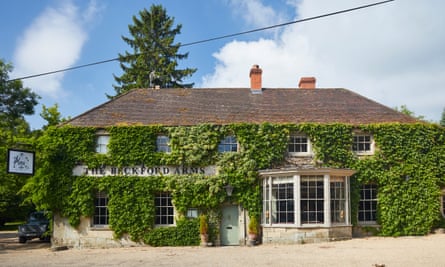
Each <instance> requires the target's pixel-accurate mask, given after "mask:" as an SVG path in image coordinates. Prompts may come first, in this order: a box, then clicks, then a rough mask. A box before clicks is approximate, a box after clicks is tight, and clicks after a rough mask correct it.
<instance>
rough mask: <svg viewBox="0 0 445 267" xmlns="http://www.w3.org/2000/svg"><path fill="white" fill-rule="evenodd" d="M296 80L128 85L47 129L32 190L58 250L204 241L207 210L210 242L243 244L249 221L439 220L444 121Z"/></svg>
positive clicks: (338, 231) (335, 234) (339, 233)
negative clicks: (227, 85)
mask: <svg viewBox="0 0 445 267" xmlns="http://www.w3.org/2000/svg"><path fill="white" fill-rule="evenodd" d="M258 74H259V85H258V84H256V83H257V80H255V79H257V78H258V76H255V75H258ZM302 81H303V80H302ZM309 81H310V79H309ZM299 87H300V88H294V89H279V88H276V89H264V88H262V86H261V71H260V69H258V67H257V66H254V68H253V69H252V71H251V88H247V89H242V88H239V89H208V90H205V89H162V90H152V89H139V90H134V91H130V92H129V93H127V94H125V95H123V96H121V97H119V98H118V99H113V100H111V101H110V102H107V103H105V104H104V105H102V106H99V107H97V108H95V109H93V110H91V111H88V112H86V113H84V114H82V115H80V116H78V117H76V118H74V119H72V120H71V121H68V122H67V123H66V124H64V125H60V126H59V127H55V128H51V129H49V130H48V131H46V133H45V135H44V136H43V137H42V138H40V140H39V144H38V147H37V151H38V155H39V157H38V164H39V168H38V171H37V173H36V175H35V176H34V177H32V178H31V179H30V181H29V182H28V184H27V185H26V186H25V188H24V189H23V190H24V191H25V192H29V193H31V194H30V195H31V200H32V201H33V203H35V204H36V205H37V206H38V207H39V208H42V209H46V210H51V211H52V212H53V214H54V223H53V237H52V241H53V245H55V246H59V245H67V246H73V247H110V246H122V245H134V244H135V243H139V244H142V243H143V244H148V245H152V246H167V245H172V246H177V245H199V244H200V243H201V242H202V241H200V223H199V219H198V217H199V215H206V218H207V220H208V235H209V240H208V241H207V243H206V244H213V245H245V244H248V238H249V237H248V236H249V232H250V230H251V229H249V221H251V220H252V218H255V219H256V220H258V222H259V227H258V229H257V230H258V232H259V236H260V238H259V239H258V241H257V243H261V242H262V243H306V242H319V241H331V240H341V239H348V238H351V237H352V236H353V229H361V232H362V233H363V232H365V231H367V232H372V233H374V234H376V233H378V234H381V235H385V236H399V235H424V234H427V233H429V232H430V231H431V230H432V229H434V228H435V227H438V226H440V224H443V198H441V194H442V189H443V188H444V183H445V129H444V128H443V127H440V126H438V125H434V124H428V123H423V122H418V121H416V120H415V119H412V118H409V117H407V116H405V115H403V114H400V113H398V112H396V111H392V110H391V109H389V108H386V107H384V106H382V105H380V104H378V103H375V102H372V101H370V100H368V99H365V98H363V97H361V96H359V95H357V94H354V93H352V92H349V91H345V90H344V89H315V88H313V87H315V86H309V89H301V88H305V87H306V85H304V84H303V85H302V84H300V86H299ZM212 90H214V91H212ZM254 90H257V91H254ZM294 94H295V95H294ZM325 94H328V95H325ZM327 96H330V98H327ZM204 100H206V101H205V102H204ZM308 101H311V103H307V102H308ZM209 102H210V103H209ZM300 103H301V104H300ZM145 105H148V106H145ZM157 105H159V106H157ZM240 105H243V106H242V107H240ZM314 106H315V107H316V109H312V108H313V107H314ZM302 109H304V110H302ZM300 113H301V114H300ZM309 113H310V114H309ZM305 114H306V115H305ZM147 120H148V121H147ZM162 122H164V123H162Z"/></svg>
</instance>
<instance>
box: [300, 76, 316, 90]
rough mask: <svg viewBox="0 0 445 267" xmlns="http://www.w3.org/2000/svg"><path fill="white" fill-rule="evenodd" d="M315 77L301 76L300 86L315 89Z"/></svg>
mask: <svg viewBox="0 0 445 267" xmlns="http://www.w3.org/2000/svg"><path fill="white" fill-rule="evenodd" d="M315 81H316V79H315V77H301V79H300V82H299V83H298V87H299V88H301V89H315Z"/></svg>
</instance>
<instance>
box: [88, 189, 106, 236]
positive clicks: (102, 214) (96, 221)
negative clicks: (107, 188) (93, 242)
mask: <svg viewBox="0 0 445 267" xmlns="http://www.w3.org/2000/svg"><path fill="white" fill-rule="evenodd" d="M102 201H104V202H102ZM97 211H99V213H98V212H97ZM102 218H105V222H106V223H101V221H102ZM109 220H110V218H109V211H108V195H107V193H105V192H102V191H99V192H96V195H95V197H94V214H93V217H92V218H91V226H92V227H93V228H108V227H109Z"/></svg>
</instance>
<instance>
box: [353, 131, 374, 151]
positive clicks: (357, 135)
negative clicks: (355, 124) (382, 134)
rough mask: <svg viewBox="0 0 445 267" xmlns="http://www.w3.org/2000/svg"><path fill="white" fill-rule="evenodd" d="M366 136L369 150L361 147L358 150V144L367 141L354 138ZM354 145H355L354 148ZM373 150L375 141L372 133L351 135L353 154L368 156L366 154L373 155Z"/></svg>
mask: <svg viewBox="0 0 445 267" xmlns="http://www.w3.org/2000/svg"><path fill="white" fill-rule="evenodd" d="M360 137H363V138H367V137H369V150H366V149H363V150H360V149H358V147H359V145H360V144H367V143H368V142H366V141H360V140H359V141H358V142H356V141H355V140H354V139H355V138H360ZM354 146H355V147H356V148H355V149H354ZM374 151H375V142H374V136H373V135H372V134H367V133H354V135H353V137H352V152H354V154H356V155H358V156H368V155H374Z"/></svg>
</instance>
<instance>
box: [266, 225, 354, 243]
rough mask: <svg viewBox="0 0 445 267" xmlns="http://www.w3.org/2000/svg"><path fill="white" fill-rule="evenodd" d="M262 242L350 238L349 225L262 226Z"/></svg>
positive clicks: (304, 241) (315, 241)
mask: <svg viewBox="0 0 445 267" xmlns="http://www.w3.org/2000/svg"><path fill="white" fill-rule="evenodd" d="M262 233H263V237H262V239H263V243H264V244H305V243H318V242H329V241H337V240H347V239H351V238H352V227H351V226H335V227H329V228H289V227H286V228H284V227H264V228H263V232H262Z"/></svg>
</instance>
